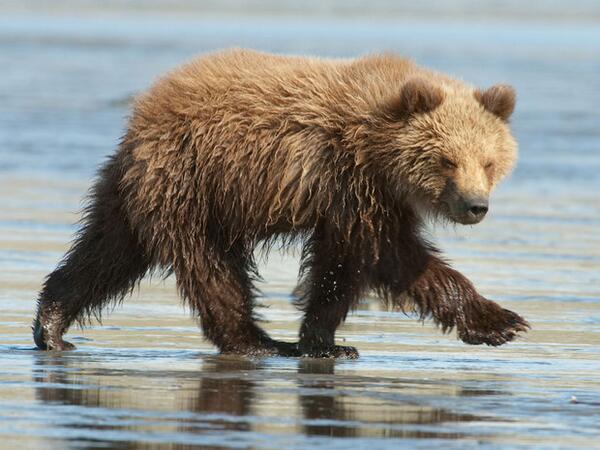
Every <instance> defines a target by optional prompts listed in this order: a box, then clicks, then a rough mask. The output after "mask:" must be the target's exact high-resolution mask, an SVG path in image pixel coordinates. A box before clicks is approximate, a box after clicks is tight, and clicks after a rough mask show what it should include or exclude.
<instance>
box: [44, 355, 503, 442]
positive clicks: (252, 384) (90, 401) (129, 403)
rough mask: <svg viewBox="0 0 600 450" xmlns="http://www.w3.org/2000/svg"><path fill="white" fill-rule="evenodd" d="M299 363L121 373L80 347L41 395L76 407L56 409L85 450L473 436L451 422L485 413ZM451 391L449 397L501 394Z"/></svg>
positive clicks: (51, 364)
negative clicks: (287, 439)
mask: <svg viewBox="0 0 600 450" xmlns="http://www.w3.org/2000/svg"><path fill="white" fill-rule="evenodd" d="M297 364H298V368H297V371H292V370H289V366H287V367H286V368H285V370H283V369H278V368H277V366H273V360H269V359H267V360H261V359H245V358H237V357H224V356H209V357H204V358H203V361H202V370H201V371H199V372H190V371H171V372H170V371H169V370H168V369H165V371H154V372H153V371H150V370H143V369H139V370H131V369H128V370H123V371H119V370H114V369H106V368H103V367H102V364H97V363H93V361H92V362H91V361H90V360H89V359H82V358H78V357H75V355H73V357H68V358H66V357H63V356H61V355H49V354H45V355H43V356H40V357H38V358H37V360H36V367H35V370H34V381H35V382H36V383H37V384H36V398H37V399H38V401H39V402H40V403H43V404H52V405H62V406H63V407H64V406H71V408H70V409H69V408H67V410H60V409H58V410H57V411H56V414H57V415H61V414H67V415H68V414H71V416H70V417H65V418H64V419H65V420H60V421H59V423H61V424H64V426H65V427H68V428H69V429H71V430H77V429H80V430H82V431H84V430H85V432H84V433H74V434H73V435H72V436H71V434H72V433H70V434H69V437H66V438H65V439H66V440H67V441H73V440H76V441H77V445H78V446H79V447H81V446H83V447H84V448H86V445H85V444H86V443H89V445H88V446H87V448H97V446H98V445H99V444H101V443H106V444H109V445H110V447H111V448H129V449H141V448H149V447H151V448H177V449H183V448H188V447H189V446H193V445H202V447H203V448H211V447H215V448H216V447H219V446H222V445H219V444H227V443H229V444H233V443H236V442H237V445H240V443H244V445H245V446H253V445H255V444H256V443H255V442H254V441H253V439H255V437H253V436H254V435H255V434H260V435H261V436H263V438H264V436H274V438H279V437H281V436H289V435H294V436H296V437H298V436H302V435H304V436H310V435H312V436H322V437H323V436H331V437H358V436H360V437H373V438H376V437H396V438H438V439H440V438H441V439H458V438H463V437H465V435H464V434H463V433H458V432H456V433H455V432H448V429H451V427H449V426H448V424H450V423H452V422H471V421H478V422H480V421H482V420H485V418H482V417H477V416H473V415H467V414H457V413H453V412H451V411H448V410H446V409H442V408H433V407H430V406H426V405H423V404H422V399H421V400H420V401H419V400H418V399H419V397H418V395H417V396H416V398H417V400H414V398H415V395H414V393H413V394H412V397H411V396H410V395H405V394H404V393H403V391H402V390H403V389H404V387H403V386H401V385H398V386H394V385H393V383H392V384H390V385H388V386H386V387H385V389H383V390H382V389H381V383H380V382H379V380H377V379H373V378H369V377H361V376H348V375H335V367H336V361H335V360H313V359H301V360H298V362H297ZM292 367H293V366H292ZM117 384H119V385H118V386H117ZM155 386H158V387H155ZM417 386H420V385H417ZM420 387H421V388H423V386H420ZM426 388H427V386H425V389H426ZM414 389H415V388H413V390H414ZM451 389H453V390H452V391H451V392H450V393H448V392H445V393H444V394H442V395H445V396H448V395H451V396H462V395H470V396H474V395H497V394H498V392H495V391H483V390H482V391H478V390H474V389H470V390H468V391H463V390H461V389H460V387H451ZM504 395H506V394H504ZM410 398H413V400H412V401H410V400H407V399H410ZM429 399H431V397H429ZM72 406H78V407H79V406H81V407H84V408H83V409H78V408H72ZM89 408H92V410H90V409H89ZM98 408H102V410H99V409H98ZM282 411H283V412H282ZM270 422H273V423H270ZM424 424H427V425H435V424H444V425H445V426H444V427H443V429H444V431H442V430H440V431H435V430H432V429H431V427H430V426H429V427H419V425H424ZM249 432H254V433H249ZM229 444H227V445H225V446H230V445H229Z"/></svg>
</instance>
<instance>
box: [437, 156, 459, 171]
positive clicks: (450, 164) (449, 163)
mask: <svg viewBox="0 0 600 450" xmlns="http://www.w3.org/2000/svg"><path fill="white" fill-rule="evenodd" d="M440 162H441V164H442V167H444V168H445V169H456V168H457V167H458V166H457V165H456V163H455V162H454V161H452V160H450V159H448V158H442V159H441V160H440Z"/></svg>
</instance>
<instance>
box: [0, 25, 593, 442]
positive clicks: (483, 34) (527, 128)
mask: <svg viewBox="0 0 600 450" xmlns="http://www.w3.org/2000/svg"><path fill="white" fill-rule="evenodd" d="M0 16H1V15H0ZM107 20H109V22H110V21H111V20H112V22H110V23H111V26H112V28H110V30H111V32H110V33H108V32H107V29H106V27H105V25H103V24H100V23H99V22H97V21H96V20H95V19H94V18H93V17H88V16H86V17H83V18H81V17H78V18H76V20H75V19H73V18H70V17H62V16H44V17H37V16H35V17H33V16H30V15H27V14H15V15H13V16H10V14H5V15H4V16H2V18H0V44H1V45H2V52H0V63H1V64H2V66H3V67H5V73H4V75H3V77H0V92H1V93H2V101H0V205H2V207H1V209H0V449H7V450H9V449H10V450H12V449H14V448H23V449H28V448H36V449H37V448H44V449H66V448H129V449H134V448H153V449H183V448H269V449H271V448H273V449H274V448H286V449H292V448H297V449H305V448H323V449H335V448H343V449H346V448H369V449H376V448H377V449H379V448H381V449H395V448H411V449H412V448H426V449H430V448H436V447H443V448H461V449H462V448H469V447H475V446H478V447H480V446H484V447H486V448H507V447H510V448H521V447H522V448H581V449H589V448H600V442H599V440H598V438H599V437H600V302H599V298H600V236H599V234H598V230H599V229H600V202H599V200H598V192H600V180H599V178H600V177H598V173H600V152H599V151H598V150H600V149H599V148H598V147H599V145H600V144H599V141H600V134H599V133H598V129H597V124H598V123H600V110H598V108H596V107H594V105H597V104H598V103H599V102H600V85H598V79H597V73H598V70H596V69H598V68H600V66H599V64H600V62H599V61H598V57H597V55H598V54H600V28H598V27H595V26H592V25H589V24H585V23H582V24H580V23H575V24H570V25H569V24H562V25H560V26H559V25H557V24H543V23H538V24H535V25H531V26H522V25H519V24H518V23H515V24H511V25H510V27H509V28H506V27H505V26H504V25H502V24H498V23H495V22H490V23H489V24H487V25H486V26H479V25H473V24H469V23H462V24H452V23H446V24H444V23H438V22H435V21H428V20H425V19H420V20H421V21H420V22H411V23H405V24H404V26H402V27H400V26H396V25H394V24H391V23H387V22H386V23H383V24H371V25H361V26H354V25H353V24H352V23H349V22H343V21H332V22H323V23H321V22H311V24H310V25H304V24H299V23H298V22H297V21H289V22H286V21H285V20H283V19H281V20H280V19H278V20H272V19H269V20H266V19H265V20H264V21H256V20H254V21H245V20H242V19H236V20H237V22H236V21H235V20H234V21H233V23H234V25H235V26H234V25H231V21H228V24H229V26H223V27H222V26H221V25H223V22H219V20H222V19H215V20H214V21H213V20H205V19H198V20H197V21H196V20H195V19H191V18H186V19H182V18H177V19H174V18H167V19H165V20H160V19H159V18H158V17H157V18H152V17H146V18H144V19H136V18H134V17H133V16H125V17H120V18H112V19H111V18H108V19H107ZM174 30H176V31H177V32H174ZM491 43H493V44H494V51H493V52H490V51H489V47H490V44H491ZM232 45H238V46H252V47H256V48H263V49H266V50H275V51H280V52H294V53H318V54H323V55H339V56H348V55H351V54H356V53H364V52H366V51H370V50H374V49H382V48H392V49H395V50H396V51H398V52H400V53H403V54H408V55H411V56H413V57H414V58H415V59H416V60H417V61H418V62H420V63H423V64H426V65H429V66H432V67H435V68H438V69H440V70H444V71H448V72H451V73H454V74H457V75H459V76H461V77H463V78H465V79H468V80H470V81H473V82H475V83H478V84H482V85H489V84H491V83H493V82H496V81H507V80H508V81H511V82H513V84H515V85H516V87H517V90H518V92H519V93H520V100H519V101H520V103H519V109H518V110H517V113H516V114H515V117H514V119H513V123H514V128H515V134H516V135H517V138H518V140H519V142H520V144H521V159H520V164H519V167H518V169H517V171H516V172H515V174H514V176H513V178H512V179H511V180H509V181H508V182H507V183H506V184H505V185H503V187H502V188H501V189H500V190H499V191H498V192H497V194H496V195H495V196H494V198H493V201H492V211H491V214H490V217H489V218H488V219H486V220H485V222H484V223H482V224H481V225H478V226H476V227H466V228H465V227H457V228H453V227H450V228H447V229H444V228H439V229H435V231H434V233H433V234H434V235H435V237H436V239H435V240H436V241H438V242H439V243H440V245H441V247H442V248H443V249H444V250H445V252H446V254H447V255H448V257H449V258H451V259H452V260H453V261H454V266H455V267H456V268H457V269H459V270H461V271H462V272H464V273H465V274H466V275H467V276H469V277H470V278H471V279H472V280H473V281H474V283H475V284H476V286H477V287H478V289H479V290H480V291H481V292H482V293H483V294H484V295H486V296H488V297H490V298H492V299H495V300H498V301H499V302H500V303H501V304H502V305H503V306H505V307H507V308H509V309H512V310H515V311H518V312H519V313H520V314H522V315H523V316H525V317H526V318H527V319H528V320H529V321H530V322H531V324H532V326H533V329H532V330H531V332H530V333H528V334H527V335H526V336H524V337H523V338H521V339H519V340H518V341H516V342H514V343H511V344H509V345H506V346H503V347H500V348H490V347H481V346H476V347H473V346H467V345H464V344H462V343H461V342H459V341H457V340H456V337H455V333H451V334H449V335H442V334H441V333H439V331H437V330H435V329H434V327H433V325H432V324H430V323H427V322H426V323H425V324H421V323H419V322H418V321H417V320H416V319H415V318H414V317H406V316H405V315H403V314H401V313H396V312H388V311H385V310H383V309H381V308H380V307H379V305H378V303H377V301H376V299H365V302H364V303H363V304H361V306H360V308H359V310H358V311H356V313H355V314H353V315H352V316H351V317H350V318H349V320H348V321H347V323H346V324H345V325H344V326H343V328H341V329H340V331H339V334H338V338H339V340H340V341H344V342H345V343H346V344H347V345H354V346H356V347H358V349H359V351H360V353H361V357H360V359H358V360H338V361H331V360H312V359H285V358H250V359H248V358H237V357H222V356H218V355H217V354H216V352H215V350H214V348H212V347H211V346H210V345H209V344H208V343H206V342H205V341H204V340H203V339H202V337H201V333H200V332H199V330H198V328H197V327H196V324H195V323H194V321H193V320H192V319H190V318H189V316H188V315H187V313H186V312H185V311H184V308H183V307H182V306H181V305H180V301H179V299H178V297H177V295H176V292H175V287H174V282H173V280H172V279H167V280H166V281H162V280H158V279H155V280H151V281H150V280H147V281H144V282H143V283H142V285H141V287H140V290H139V291H137V292H136V293H134V295H133V296H132V297H131V298H130V299H127V300H126V302H125V305H124V306H123V308H117V309H116V310H115V311H114V312H113V313H112V314H107V315H106V317H105V320H104V323H103V325H98V324H97V323H94V324H93V326H92V327H90V328H87V329H85V330H83V331H82V330H79V329H73V330H71V331H70V333H69V339H70V340H71V341H72V342H73V343H75V344H76V345H77V346H78V349H77V350H76V351H73V352H65V353H62V354H61V353H44V352H39V351H36V350H34V349H33V343H32V340H31V335H30V329H29V327H30V325H31V319H32V316H33V311H34V307H35V304H34V303H35V298H36V295H37V294H36V293H37V291H38V290H39V288H40V285H41V283H42V281H43V278H44V276H45V275H46V274H47V273H48V272H49V271H51V270H52V269H53V268H54V266H55V265H56V263H57V262H58V261H59V259H60V257H61V256H62V254H63V253H64V251H65V250H66V249H67V248H68V247H67V245H68V242H69V240H70V238H71V236H72V234H73V232H74V231H75V230H76V227H75V226H74V225H73V223H75V222H76V220H77V219H78V217H79V216H78V214H77V211H78V210H79V207H80V200H81V198H82V196H83V194H84V192H85V190H86V189H87V188H88V186H89V182H90V179H91V177H92V174H93V172H94V170H95V167H96V166H97V165H98V164H99V163H100V162H101V161H102V159H103V157H104V156H105V155H107V154H108V153H110V152H111V151H112V149H114V148H115V146H116V142H117V141H118V137H119V135H120V134H121V132H122V126H123V120H122V118H123V116H124V115H125V114H126V105H127V99H128V98H129V97H130V96H131V95H132V94H133V93H135V92H136V91H137V90H139V89H140V88H141V87H143V86H146V85H147V84H148V83H149V82H150V80H151V79H152V78H153V77H154V76H156V75H157V74H158V73H160V72H162V71H163V70H165V69H166V68H168V67H171V66H173V65H174V64H176V63H178V62H180V61H182V60H184V59H186V58H188V57H190V56H191V55H192V54H193V53H196V52H199V51H206V50H209V49H211V48H217V47H228V46H232ZM15 61H18V64H14V62H15ZM11 63H12V64H11ZM40 67H43V69H44V70H40ZM540 74H542V75H540ZM573 80H577V84H578V89H576V90H573V89H572V88H571V85H572V82H573ZM263 266H264V267H263V270H262V274H263V276H264V278H265V282H264V283H262V284H261V285H260V288H261V290H262V292H263V294H264V298H263V299H262V300H261V301H262V303H264V304H266V305H269V306H270V307H269V308H264V309H263V310H262V313H263V315H264V317H265V318H266V319H267V320H268V322H267V323H266V324H265V327H266V328H267V329H268V331H269V332H270V333H271V334H272V335H273V336H275V337H277V338H279V339H284V340H289V341H292V340H295V339H296V335H297V328H298V324H299V318H300V315H299V313H298V312H297V311H296V310H295V309H294V308H293V306H292V304H291V298H290V292H291V290H292V289H293V287H294V285H295V278H296V275H297V269H298V261H297V258H295V257H293V256H290V255H287V256H286V255H279V254H273V255H271V257H270V258H269V260H268V261H267V262H266V263H264V264H263Z"/></svg>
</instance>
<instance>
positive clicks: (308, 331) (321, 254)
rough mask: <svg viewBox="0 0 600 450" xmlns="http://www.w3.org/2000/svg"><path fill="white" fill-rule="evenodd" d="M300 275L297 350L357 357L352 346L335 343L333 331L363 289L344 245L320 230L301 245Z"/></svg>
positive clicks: (361, 276)
mask: <svg viewBox="0 0 600 450" xmlns="http://www.w3.org/2000/svg"><path fill="white" fill-rule="evenodd" d="M302 266H303V267H302V270H303V272H304V276H303V279H302V281H301V282H300V284H299V286H298V288H296V292H297V294H298V300H297V301H296V304H297V306H298V307H300V308H301V309H302V310H303V311H304V319H303V321H302V325H301V327H300V342H299V347H300V351H301V352H302V354H303V355H304V356H310V357H314V358H349V359H355V358H358V351H357V350H356V348H354V347H349V346H341V345H336V344H335V331H336V329H337V328H338V326H339V325H340V324H341V323H342V322H343V321H344V320H345V319H346V316H347V315H348V312H349V310H350V309H351V308H352V307H353V306H355V305H356V304H357V303H358V301H359V300H360V295H361V294H362V293H363V292H364V286H365V283H364V271H363V272H361V270H360V269H359V268H358V266H357V258H354V257H353V253H352V252H350V251H349V250H348V249H347V248H346V246H345V245H343V244H341V243H339V242H336V237H335V236H330V237H329V238H327V237H326V236H325V234H324V233H323V230H319V231H317V232H315V236H313V237H312V238H311V240H310V241H309V242H308V243H307V244H306V246H305V248H304V255H303V262H302Z"/></svg>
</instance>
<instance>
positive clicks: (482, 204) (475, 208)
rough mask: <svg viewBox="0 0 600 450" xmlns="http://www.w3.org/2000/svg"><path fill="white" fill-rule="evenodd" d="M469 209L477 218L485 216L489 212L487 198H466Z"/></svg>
mask: <svg viewBox="0 0 600 450" xmlns="http://www.w3.org/2000/svg"><path fill="white" fill-rule="evenodd" d="M465 203H466V206H467V211H468V212H469V214H470V215H472V216H473V217H475V218H477V219H481V218H483V216H485V215H486V213H487V212H488V207H489V203H488V200H487V199H486V198H473V199H469V200H466V202H465Z"/></svg>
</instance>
